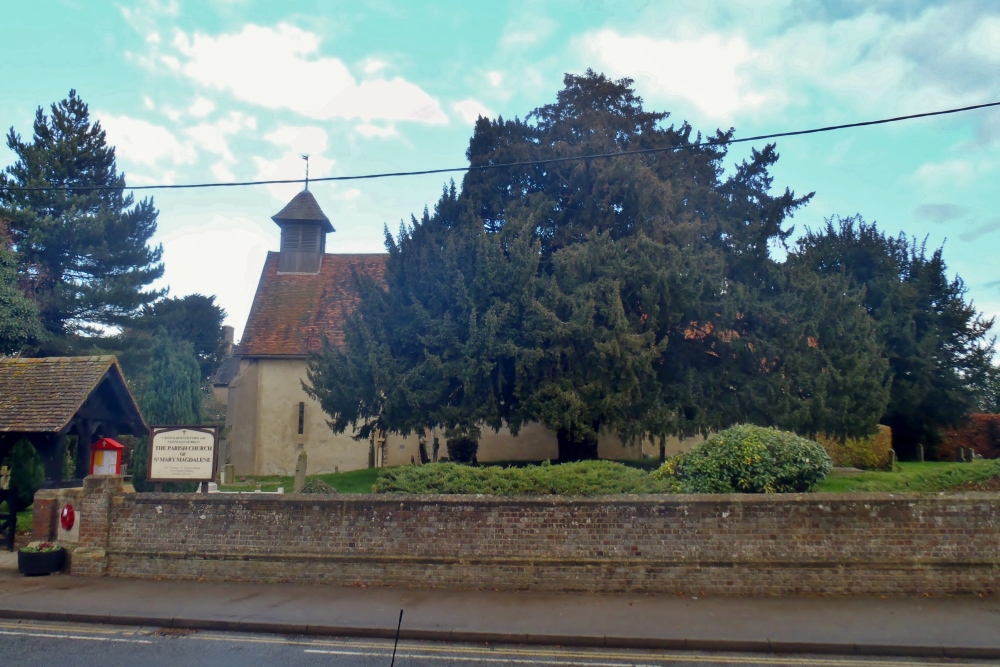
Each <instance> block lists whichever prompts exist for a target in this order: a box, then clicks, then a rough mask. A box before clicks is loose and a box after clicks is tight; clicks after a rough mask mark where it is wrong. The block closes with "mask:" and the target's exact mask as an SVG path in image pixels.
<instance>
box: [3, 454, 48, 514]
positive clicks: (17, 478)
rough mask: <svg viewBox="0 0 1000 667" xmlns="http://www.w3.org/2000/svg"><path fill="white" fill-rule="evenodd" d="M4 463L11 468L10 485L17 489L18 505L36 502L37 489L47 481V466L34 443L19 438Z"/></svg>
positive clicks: (22, 507) (24, 505) (22, 506)
mask: <svg viewBox="0 0 1000 667" xmlns="http://www.w3.org/2000/svg"><path fill="white" fill-rule="evenodd" d="M3 465H5V466H7V467H8V468H10V485H11V486H12V487H14V488H15V489H17V504H18V507H19V508H21V509H24V508H25V507H28V506H29V505H31V504H32V503H33V502H35V491H38V489H40V488H42V482H44V481H45V466H44V465H42V457H40V456H39V455H38V451H37V450H36V449H35V447H34V445H32V444H31V443H30V442H28V441H27V440H25V439H23V438H22V439H21V440H18V441H17V443H16V444H15V445H14V447H13V448H12V449H11V450H10V453H9V454H8V455H7V458H5V459H4V461H3Z"/></svg>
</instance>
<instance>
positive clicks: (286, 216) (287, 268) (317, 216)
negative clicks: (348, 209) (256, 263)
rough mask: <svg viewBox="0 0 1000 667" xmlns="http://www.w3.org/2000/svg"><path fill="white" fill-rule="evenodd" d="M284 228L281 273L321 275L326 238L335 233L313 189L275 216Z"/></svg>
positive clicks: (296, 196) (298, 197) (276, 221)
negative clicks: (320, 268)
mask: <svg viewBox="0 0 1000 667" xmlns="http://www.w3.org/2000/svg"><path fill="white" fill-rule="evenodd" d="M271 219H272V220H274V222H275V224H277V225H278V227H280V228H281V247H280V249H279V252H278V272H279V273H319V267H320V262H322V260H323V253H324V252H326V235H327V234H329V233H330V232H333V231H335V230H334V229H333V225H332V224H330V219H329V218H327V217H326V214H325V213H323V210H322V209H321V208H320V207H319V204H318V203H317V202H316V198H315V197H313V195H312V193H311V192H309V190H303V191H302V192H300V193H299V194H297V195H295V197H293V198H292V201H290V202H288V204H287V205H286V206H285V208H283V209H281V210H280V211H279V212H278V213H276V214H274V215H273V216H271Z"/></svg>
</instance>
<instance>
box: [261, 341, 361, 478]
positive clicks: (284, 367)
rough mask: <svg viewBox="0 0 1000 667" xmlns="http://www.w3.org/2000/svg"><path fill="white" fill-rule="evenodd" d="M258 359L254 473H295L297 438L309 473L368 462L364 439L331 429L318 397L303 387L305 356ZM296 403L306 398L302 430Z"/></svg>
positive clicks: (356, 468)
mask: <svg viewBox="0 0 1000 667" xmlns="http://www.w3.org/2000/svg"><path fill="white" fill-rule="evenodd" d="M257 364H258V365H259V367H260V378H259V382H258V387H259V392H260V398H259V401H258V404H259V410H258V413H257V437H256V446H255V450H256V462H255V474H258V475H292V474H294V472H295V461H296V458H297V457H298V450H297V446H298V445H299V444H300V443H301V444H302V445H304V447H305V452H306V455H307V456H308V457H309V465H308V474H310V475H318V474H323V473H328V472H335V471H337V470H339V471H342V472H343V471H347V470H358V469H360V468H367V467H368V443H367V442H358V441H356V440H354V439H352V438H351V436H350V435H349V434H347V433H342V434H335V433H334V432H333V431H331V430H330V427H329V426H327V424H326V419H327V417H326V415H325V414H324V412H323V410H322V408H320V406H319V403H318V402H316V401H315V400H314V399H313V398H311V397H310V396H309V395H308V394H306V392H305V390H304V389H302V379H303V378H305V377H306V365H307V361H306V360H305V359H258V360H257ZM299 403H303V404H304V405H303V408H304V409H303V424H302V426H303V428H302V431H303V432H302V433H301V434H299V432H298V423H299Z"/></svg>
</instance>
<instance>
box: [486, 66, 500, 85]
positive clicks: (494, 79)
mask: <svg viewBox="0 0 1000 667" xmlns="http://www.w3.org/2000/svg"><path fill="white" fill-rule="evenodd" d="M486 80H487V81H489V82H490V85H491V86H493V87H494V88H496V87H498V86H499V85H500V84H501V83H503V74H501V73H500V72H497V71H496V70H494V71H491V72H487V73H486Z"/></svg>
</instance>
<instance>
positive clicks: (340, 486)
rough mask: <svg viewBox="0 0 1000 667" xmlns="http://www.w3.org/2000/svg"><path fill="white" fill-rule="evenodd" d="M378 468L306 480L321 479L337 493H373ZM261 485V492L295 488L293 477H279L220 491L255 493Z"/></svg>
mask: <svg viewBox="0 0 1000 667" xmlns="http://www.w3.org/2000/svg"><path fill="white" fill-rule="evenodd" d="M378 473H379V469H378V468H362V469H361V470H352V471H350V472H340V473H330V474H327V475H309V476H308V477H306V479H321V480H323V481H324V482H326V483H327V484H329V485H330V486H332V487H333V488H335V489H337V493H371V492H372V484H374V483H375V479H376V478H377V477H378ZM258 484H260V490H261V491H277V490H278V487H279V486H280V487H283V488H284V489H285V493H291V492H292V488H294V486H295V479H294V478H293V477H281V476H277V475H272V476H266V477H247V478H245V481H244V480H240V481H239V482H237V483H235V484H223V485H221V486H220V487H219V490H220V491H254V490H256V488H257V485H258Z"/></svg>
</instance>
